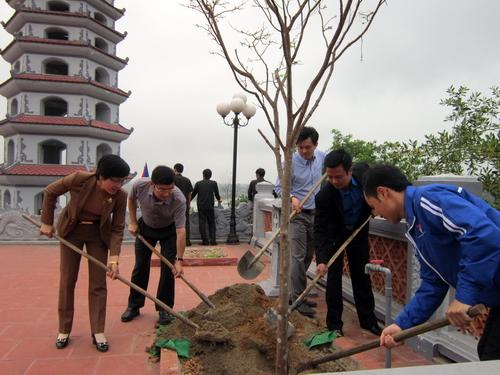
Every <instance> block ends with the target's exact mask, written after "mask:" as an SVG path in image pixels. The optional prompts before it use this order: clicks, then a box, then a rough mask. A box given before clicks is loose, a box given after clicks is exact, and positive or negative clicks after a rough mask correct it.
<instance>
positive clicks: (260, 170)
mask: <svg viewBox="0 0 500 375" xmlns="http://www.w3.org/2000/svg"><path fill="white" fill-rule="evenodd" d="M255 174H258V175H259V176H260V177H264V176H265V174H266V171H265V170H264V168H258V169H257V170H256V171H255Z"/></svg>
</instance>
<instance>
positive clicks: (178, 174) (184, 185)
mask: <svg viewBox="0 0 500 375" xmlns="http://www.w3.org/2000/svg"><path fill="white" fill-rule="evenodd" d="M183 171H184V166H183V165H182V164H181V163H177V164H176V165H174V172H175V186H177V187H178V188H179V189H181V191H182V194H184V198H186V246H191V233H190V230H189V228H190V225H189V224H190V223H189V210H190V209H191V193H192V192H193V185H192V184H191V180H190V179H189V178H187V177H184V176H183V175H182V172H183Z"/></svg>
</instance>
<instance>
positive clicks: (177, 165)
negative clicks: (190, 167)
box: [174, 163, 184, 173]
mask: <svg viewBox="0 0 500 375" xmlns="http://www.w3.org/2000/svg"><path fill="white" fill-rule="evenodd" d="M174 169H175V170H176V171H177V172H179V173H182V172H183V171H184V166H183V165H182V164H181V163H177V164H176V165H174Z"/></svg>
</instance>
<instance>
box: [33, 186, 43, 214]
mask: <svg viewBox="0 0 500 375" xmlns="http://www.w3.org/2000/svg"><path fill="white" fill-rule="evenodd" d="M42 205H43V191H41V192H40V193H38V194H37V195H35V215H41V214H42Z"/></svg>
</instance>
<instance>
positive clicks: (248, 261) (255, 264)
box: [238, 173, 326, 280]
mask: <svg viewBox="0 0 500 375" xmlns="http://www.w3.org/2000/svg"><path fill="white" fill-rule="evenodd" d="M325 178H326V173H325V174H324V175H323V176H322V177H321V178H320V179H319V180H318V182H316V184H315V185H314V186H313V188H312V189H311V190H310V191H309V193H307V195H306V196H305V198H304V199H302V201H301V202H300V205H303V204H304V203H305V202H306V201H307V200H308V199H309V197H310V196H311V195H312V194H313V193H314V191H315V190H316V189H317V188H318V186H319V185H320V184H321V183H322V182H323V181H324V179H325ZM296 214H297V211H293V212H292V213H291V214H290V220H291V219H292V218H293V217H294V216H295V215H296ZM280 231H281V227H280V228H278V229H277V230H276V232H274V234H273V235H272V237H271V238H270V239H269V241H267V243H266V244H265V245H264V247H262V249H260V251H259V252H258V253H257V254H256V255H255V256H253V254H252V253H251V252H250V250H247V252H246V253H245V254H243V256H242V257H241V258H240V260H239V261H238V273H239V274H240V276H241V277H243V278H244V279H245V280H253V279H255V278H256V277H257V276H259V275H260V273H261V272H262V270H263V269H264V268H265V267H266V265H265V264H264V263H262V262H261V261H260V260H259V258H260V257H261V256H262V254H264V251H266V250H267V248H268V247H269V246H270V245H271V244H272V243H273V241H274V240H275V239H276V237H278V235H279V234H280Z"/></svg>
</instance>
